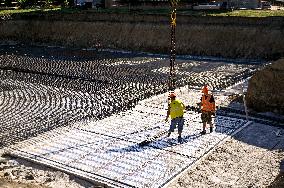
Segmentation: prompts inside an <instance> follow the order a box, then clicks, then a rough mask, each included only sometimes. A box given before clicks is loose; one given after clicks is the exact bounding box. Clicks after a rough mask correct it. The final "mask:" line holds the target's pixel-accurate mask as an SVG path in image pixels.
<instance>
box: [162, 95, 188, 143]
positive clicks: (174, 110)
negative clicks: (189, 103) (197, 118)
mask: <svg viewBox="0 0 284 188" xmlns="http://www.w3.org/2000/svg"><path fill="white" fill-rule="evenodd" d="M169 98H170V100H171V101H170V104H169V105H168V111H167V117H166V122H167V121H168V118H169V116H171V125H170V129H169V133H168V136H170V135H171V132H174V129H175V128H176V126H178V142H181V133H182V130H183V125H184V118H183V114H184V110H185V105H184V104H183V102H182V101H181V100H179V99H176V93H174V92H172V93H170V95H169Z"/></svg>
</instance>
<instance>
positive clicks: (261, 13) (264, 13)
mask: <svg viewBox="0 0 284 188" xmlns="http://www.w3.org/2000/svg"><path fill="white" fill-rule="evenodd" d="M170 11H171V10H170V8H163V9H144V10H142V9H134V8H131V9H129V8H127V7H122V8H112V9H98V10H97V9H90V10H82V9H72V8H61V7H55V8H30V9H16V10H0V16H1V15H13V14H36V13H47V14H48V13H58V14H72V13H77V12H80V13H92V12H101V13H121V14H124V13H135V14H160V15H169V14H170ZM177 14H178V15H190V16H236V17H270V16H284V10H234V11H230V10H208V11H204V10H202V11H201V10H199V11H195V10H188V9H178V10H177Z"/></svg>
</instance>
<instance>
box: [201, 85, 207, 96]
mask: <svg viewBox="0 0 284 188" xmlns="http://www.w3.org/2000/svg"><path fill="white" fill-rule="evenodd" d="M202 93H205V94H208V88H207V86H204V87H203V89H202Z"/></svg>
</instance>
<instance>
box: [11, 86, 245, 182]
mask: <svg viewBox="0 0 284 188" xmlns="http://www.w3.org/2000/svg"><path fill="white" fill-rule="evenodd" d="M180 91H181V93H183V94H181V93H180V96H181V98H183V99H184V100H185V98H186V97H187V96H188V94H189V93H188V92H185V91H189V92H192V91H190V90H183V91H182V90H180ZM166 95H167V94H164V95H159V96H155V97H152V98H150V99H147V100H144V101H141V102H139V104H138V105H136V106H135V108H133V109H132V110H129V111H125V112H121V113H119V114H116V115H112V116H110V117H107V118H104V119H102V120H96V121H81V122H77V123H75V124H73V125H70V126H67V127H61V128H57V129H54V130H52V131H49V132H46V133H44V134H41V135H39V136H37V137H34V138H32V139H28V140H25V141H23V142H20V143H18V144H16V145H13V146H10V147H9V148H6V152H8V153H9V154H11V155H13V156H17V157H23V158H26V159H29V160H32V161H35V162H38V163H41V164H45V165H48V166H51V167H54V168H58V169H60V170H64V171H67V172H69V173H72V174H75V175H77V176H80V177H84V178H87V179H89V180H92V181H94V182H99V183H102V184H106V185H109V186H113V187H162V186H164V185H165V184H167V182H169V181H170V180H171V179H173V178H174V177H175V176H177V175H178V174H179V173H181V172H182V171H183V170H185V169H187V168H189V167H190V166H191V165H192V164H194V162H196V161H197V160H198V159H200V158H201V157H202V156H204V155H205V154H206V153H208V152H209V151H210V150H211V149H212V148H214V147H215V146H216V145H218V144H219V143H220V142H221V141H222V140H224V139H225V138H227V137H228V136H230V135H232V134H233V133H235V132H236V131H238V130H240V129H242V128H243V127H244V126H246V125H248V124H249V123H250V122H248V121H245V120H242V119H235V118H229V117H224V116H217V117H216V118H215V119H214V125H215V131H214V132H213V133H211V134H206V135H204V136H201V135H200V134H199V132H200V131H201V128H202V123H201V122H200V114H197V113H196V112H191V111H189V112H187V113H185V128H184V131H183V134H182V142H181V143H179V142H178V139H177V133H176V132H175V133H173V134H172V135H171V136H170V137H166V136H162V137H161V138H158V139H157V140H154V141H153V142H151V143H149V144H148V145H146V146H144V147H140V146H139V145H138V144H139V143H140V142H142V141H143V140H145V139H147V138H149V137H152V136H154V135H155V134H157V133H158V132H162V131H165V130H168V128H169V124H168V123H165V122H164V118H165V114H166V109H165V107H166V105H164V108H163V105H162V104H159V102H163V101H164V98H165V96H166ZM182 96H183V97H182ZM155 102H156V103H155ZM149 104H151V105H149Z"/></svg>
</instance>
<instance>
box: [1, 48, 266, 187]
mask: <svg viewBox="0 0 284 188" xmlns="http://www.w3.org/2000/svg"><path fill="white" fill-rule="evenodd" d="M261 66H262V62H249V61H243V62H237V61H222V60H217V59H215V60H209V59H208V60H200V59H193V58H191V57H189V58H187V57H184V58H177V60H176V77H177V78H176V79H177V83H176V84H177V86H178V87H183V86H190V87H197V88H198V87H199V88H200V87H201V86H203V85H204V84H208V85H209V86H210V87H211V88H213V89H215V90H224V89H226V88H227V87H229V86H232V85H234V84H236V83H238V82H240V81H242V80H244V79H246V78H248V77H249V76H251V75H252V74H253V73H254V72H255V71H256V70H258V69H259V68H260V67H261ZM168 72H169V60H168V58H167V57H165V56H161V55H153V54H152V55H151V54H133V53H125V52H112V51H104V50H100V51H99V50H86V49H85V50H82V49H80V50H78V49H73V50H70V49H66V48H57V47H31V46H0V78H1V79H0V148H3V147H8V151H9V152H10V153H11V154H13V155H16V156H19V157H24V158H27V159H29V160H34V161H36V162H40V163H42V164H46V165H50V166H52V167H56V168H59V169H61V170H65V171H68V172H70V173H73V174H76V175H80V176H82V177H85V178H88V179H91V180H94V181H97V182H103V183H105V184H108V185H112V186H120V187H126V186H130V187H131V186H132V187H159V186H163V185H164V184H166V183H167V182H168V181H170V180H171V179H172V178H173V177H175V176H176V175H177V174H179V173H180V172H181V171H182V170H184V169H185V168H188V167H190V166H191V164H193V163H194V161H196V160H198V159H199V158H200V157H202V156H203V155H204V154H205V153H207V152H208V151H210V149H211V148H213V147H214V145H216V144H218V143H219V142H220V141H222V140H223V139H225V138H226V137H228V135H231V134H233V133H234V132H235V131H236V130H238V129H239V128H242V127H243V126H244V125H246V124H247V123H249V122H246V121H245V120H241V119H236V118H229V117H225V116H217V117H216V118H215V125H216V131H215V132H214V133H212V134H210V135H205V136H203V137H200V136H198V133H199V132H200V131H201V127H202V125H201V123H200V122H199V121H200V120H199V119H200V117H199V116H200V115H199V114H196V113H195V112H190V111H189V112H187V113H186V115H185V119H186V127H185V129H184V132H183V138H182V139H183V140H182V143H181V144H180V143H178V142H177V138H176V137H177V134H172V136H171V137H169V138H160V139H158V140H156V141H155V142H152V143H150V144H149V145H147V146H145V147H138V145H137V143H140V142H142V141H143V140H145V139H147V138H151V136H153V135H155V134H156V133H158V132H163V131H165V130H167V129H168V127H169V125H167V124H165V123H164V122H163V120H164V118H165V114H166V110H165V109H166V106H167V104H166V103H167V94H168V93H166V92H167V89H168ZM176 92H177V93H178V97H179V98H181V99H182V100H183V101H184V103H185V104H186V105H195V104H196V102H199V100H200V95H201V93H200V89H199V90H194V89H192V90H191V89H189V88H188V87H184V88H182V89H178V90H176ZM163 93H164V94H163ZM159 94H161V95H159ZM214 94H215V96H216V102H217V105H219V104H228V103H229V102H230V101H229V100H228V96H223V93H222V92H220V93H218V92H217V93H214ZM144 99H146V100H144ZM16 143H18V144H17V145H14V144H16Z"/></svg>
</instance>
